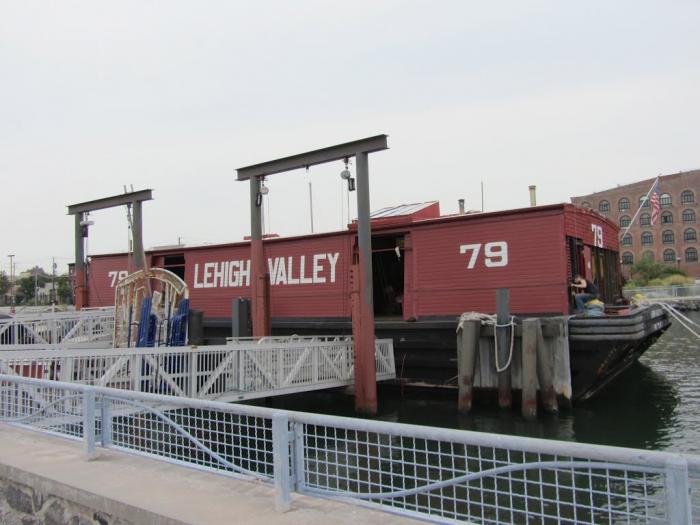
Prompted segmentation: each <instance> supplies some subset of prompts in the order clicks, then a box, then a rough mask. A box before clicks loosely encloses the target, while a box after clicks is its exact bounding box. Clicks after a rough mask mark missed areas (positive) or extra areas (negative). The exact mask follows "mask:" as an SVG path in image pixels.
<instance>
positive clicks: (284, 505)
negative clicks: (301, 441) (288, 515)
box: [272, 413, 292, 512]
mask: <svg viewBox="0 0 700 525" xmlns="http://www.w3.org/2000/svg"><path fill="white" fill-rule="evenodd" d="M289 437H290V432H289V417H288V416H287V414H285V413H277V414H274V415H273V416H272V462H273V469H274V476H275V510H277V512H287V511H288V510H289V509H290V508H291V506H292V503H291V501H292V500H291V497H290V495H289V480H290V477H289Z"/></svg>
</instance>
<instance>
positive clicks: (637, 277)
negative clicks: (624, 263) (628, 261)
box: [625, 257, 693, 288]
mask: <svg viewBox="0 0 700 525" xmlns="http://www.w3.org/2000/svg"><path fill="white" fill-rule="evenodd" d="M630 273H631V275H632V277H633V278H632V279H631V280H629V281H627V284H626V285H625V286H626V287H627V288H636V287H638V286H672V285H682V284H691V283H692V282H693V280H692V279H690V278H689V277H687V276H686V274H685V272H683V271H681V270H680V269H678V268H676V267H674V266H669V265H668V264H661V263H657V262H654V261H652V260H651V259H649V258H646V257H642V258H641V259H640V260H639V261H637V262H636V263H634V264H633V265H632V268H630Z"/></svg>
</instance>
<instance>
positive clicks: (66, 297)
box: [56, 275, 73, 304]
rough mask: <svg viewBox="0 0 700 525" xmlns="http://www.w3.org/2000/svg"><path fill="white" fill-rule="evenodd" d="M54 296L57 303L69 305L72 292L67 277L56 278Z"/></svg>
mask: <svg viewBox="0 0 700 525" xmlns="http://www.w3.org/2000/svg"><path fill="white" fill-rule="evenodd" d="M56 295H57V296H58V302H59V303H62V304H70V303H71V302H72V299H73V290H71V288H70V279H69V278H68V276H67V275H60V276H59V277H57V278H56Z"/></svg>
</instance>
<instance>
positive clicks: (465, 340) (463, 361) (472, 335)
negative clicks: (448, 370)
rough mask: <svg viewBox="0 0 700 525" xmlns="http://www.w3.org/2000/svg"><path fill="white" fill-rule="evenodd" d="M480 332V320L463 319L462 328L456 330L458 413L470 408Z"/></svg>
mask: <svg viewBox="0 0 700 525" xmlns="http://www.w3.org/2000/svg"><path fill="white" fill-rule="evenodd" d="M480 332H481V321H464V323H462V329H461V330H460V331H459V332H457V376H458V377H457V381H458V384H459V397H458V399H457V410H458V411H459V413H460V414H468V413H469V412H470V411H471V409H472V399H473V394H474V366H475V364H476V354H477V353H478V352H479V335H480Z"/></svg>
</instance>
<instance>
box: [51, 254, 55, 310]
mask: <svg viewBox="0 0 700 525" xmlns="http://www.w3.org/2000/svg"><path fill="white" fill-rule="evenodd" d="M51 295H52V297H51V302H52V303H56V257H51Z"/></svg>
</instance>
